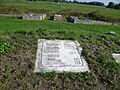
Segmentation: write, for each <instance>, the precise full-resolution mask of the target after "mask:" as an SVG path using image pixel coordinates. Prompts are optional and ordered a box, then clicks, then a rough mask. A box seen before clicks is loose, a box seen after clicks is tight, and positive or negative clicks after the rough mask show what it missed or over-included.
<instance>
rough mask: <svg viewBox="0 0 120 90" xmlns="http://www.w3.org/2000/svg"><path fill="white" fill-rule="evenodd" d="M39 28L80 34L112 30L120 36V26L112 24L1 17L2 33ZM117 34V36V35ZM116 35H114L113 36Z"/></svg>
mask: <svg viewBox="0 0 120 90" xmlns="http://www.w3.org/2000/svg"><path fill="white" fill-rule="evenodd" d="M39 28H42V29H47V30H52V31H57V30H66V31H75V32H76V33H79V34H80V35H82V34H84V35H88V34H94V35H106V33H108V32H110V31H114V32H116V33H117V36H118V37H119V36H120V26H111V25H85V24H73V23H67V22H57V21H49V20H43V21H34V20H32V21H27V20H21V19H13V18H0V34H1V35H2V34H9V33H13V32H15V31H34V30H38V29H39ZM117 36H116V37H117ZM113 37H114V36H113Z"/></svg>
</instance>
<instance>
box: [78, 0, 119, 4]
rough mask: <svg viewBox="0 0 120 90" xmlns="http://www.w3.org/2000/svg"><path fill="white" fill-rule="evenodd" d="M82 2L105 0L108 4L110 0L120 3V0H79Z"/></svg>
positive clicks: (100, 0)
mask: <svg viewBox="0 0 120 90" xmlns="http://www.w3.org/2000/svg"><path fill="white" fill-rule="evenodd" d="M77 1H80V2H92V1H99V2H103V3H104V4H106V5H107V4H108V3H109V2H114V3H120V0H77Z"/></svg>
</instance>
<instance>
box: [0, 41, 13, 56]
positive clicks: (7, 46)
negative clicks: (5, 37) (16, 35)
mask: <svg viewBox="0 0 120 90" xmlns="http://www.w3.org/2000/svg"><path fill="white" fill-rule="evenodd" d="M11 49H13V45H12V44H11V43H10V42H3V41H0V54H5V53H7V52H9V51H10V50H11Z"/></svg>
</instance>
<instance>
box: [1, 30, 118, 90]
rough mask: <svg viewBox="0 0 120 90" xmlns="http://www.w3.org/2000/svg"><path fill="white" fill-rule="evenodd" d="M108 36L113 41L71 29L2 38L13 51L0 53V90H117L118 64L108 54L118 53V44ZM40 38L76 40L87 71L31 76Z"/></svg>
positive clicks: (32, 32) (35, 31)
mask: <svg viewBox="0 0 120 90" xmlns="http://www.w3.org/2000/svg"><path fill="white" fill-rule="evenodd" d="M86 33H87V32H86ZM119 35H120V34H119ZM110 36H111V35H110ZM8 37H9V38H8ZM112 37H114V38H110V37H109V35H107V36H101V35H97V34H95V35H93V34H89V35H84V34H82V35H81V34H80V33H76V31H74V30H73V31H69V30H67V31H65V30H63V31H59V30H58V31H55V30H43V29H38V30H34V31H16V32H15V33H14V34H10V35H4V36H2V37H1V39H2V40H4V42H5V41H6V42H10V43H11V44H12V45H13V46H14V48H13V49H12V50H10V51H9V53H6V54H0V62H1V68H0V69H1V82H0V88H1V89H3V90H4V89H5V90H8V89H9V90H14V89H17V90H21V89H26V90H31V89H32V90H38V89H42V90H44V89H47V90H48V89H50V90H54V89H55V90H73V89H76V90H79V89H85V90H93V89H94V90H98V89H102V90H105V89H107V90H119V89H120V87H119V83H120V77H119V75H120V64H118V63H117V62H115V60H114V59H113V58H112V56H111V54H112V53H113V52H116V53H120V42H119V37H116V36H112ZM41 38H42V39H43V38H44V39H67V40H68V39H69V40H77V41H79V42H80V44H81V46H82V48H83V53H82V54H83V55H84V56H85V59H86V61H87V62H88V65H89V67H90V70H91V72H90V73H88V72H85V73H70V72H69V73H68V72H64V73H56V72H51V73H33V72H34V66H35V64H34V63H35V59H36V50H37V40H38V39H41Z"/></svg>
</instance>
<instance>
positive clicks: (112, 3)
mask: <svg viewBox="0 0 120 90" xmlns="http://www.w3.org/2000/svg"><path fill="white" fill-rule="evenodd" d="M114 6H115V4H114V2H109V4H108V5H107V8H114Z"/></svg>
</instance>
